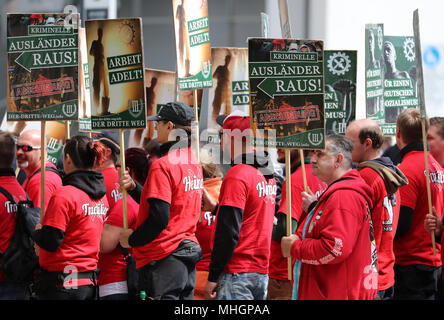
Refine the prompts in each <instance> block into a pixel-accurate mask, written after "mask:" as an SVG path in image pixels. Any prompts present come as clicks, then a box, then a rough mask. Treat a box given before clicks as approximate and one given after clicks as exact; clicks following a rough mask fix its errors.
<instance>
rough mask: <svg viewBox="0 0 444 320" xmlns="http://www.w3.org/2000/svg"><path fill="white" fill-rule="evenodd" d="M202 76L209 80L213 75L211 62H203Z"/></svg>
mask: <svg viewBox="0 0 444 320" xmlns="http://www.w3.org/2000/svg"><path fill="white" fill-rule="evenodd" d="M202 75H203V77H204V78H205V79H207V78H208V77H209V76H210V75H211V62H210V60H208V61H206V62H204V61H202Z"/></svg>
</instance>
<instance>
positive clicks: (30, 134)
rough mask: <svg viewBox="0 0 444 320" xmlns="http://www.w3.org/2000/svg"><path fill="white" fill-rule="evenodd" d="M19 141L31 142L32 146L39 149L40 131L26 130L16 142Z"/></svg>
mask: <svg viewBox="0 0 444 320" xmlns="http://www.w3.org/2000/svg"><path fill="white" fill-rule="evenodd" d="M20 140H26V141H28V142H32V146H35V147H40V142H41V139H40V131H39V130H37V129H31V130H27V131H25V132H23V133H22V134H21V135H20V137H19V138H18V141H19V142H20Z"/></svg>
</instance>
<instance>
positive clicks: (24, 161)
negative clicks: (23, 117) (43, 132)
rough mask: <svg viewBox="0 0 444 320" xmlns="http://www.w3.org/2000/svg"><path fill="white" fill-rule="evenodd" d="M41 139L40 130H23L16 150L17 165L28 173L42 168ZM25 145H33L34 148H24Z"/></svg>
mask: <svg viewBox="0 0 444 320" xmlns="http://www.w3.org/2000/svg"><path fill="white" fill-rule="evenodd" d="M40 141H41V138H40V131H39V130H34V129H33V130H28V131H25V132H23V133H22V134H21V135H20V137H19V138H18V141H17V146H18V147H17V151H16V159H17V166H18V167H19V168H21V169H23V170H24V171H25V172H26V174H27V175H30V174H32V173H33V172H34V171H35V170H37V169H38V168H40V165H41V164H40V159H41V152H40V144H41V143H40ZM24 146H28V147H31V148H32V150H29V151H27V150H23V149H26V147H24Z"/></svg>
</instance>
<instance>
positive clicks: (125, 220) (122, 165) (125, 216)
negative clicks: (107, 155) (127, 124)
mask: <svg viewBox="0 0 444 320" xmlns="http://www.w3.org/2000/svg"><path fill="white" fill-rule="evenodd" d="M123 133H124V130H123V129H119V136H120V170H121V173H122V176H123V174H124V173H125V169H126V165H125V140H124V139H125V137H124V134H123ZM126 195H127V192H126V190H125V189H123V190H122V205H123V228H124V229H128V214H127V204H126V203H127V202H126Z"/></svg>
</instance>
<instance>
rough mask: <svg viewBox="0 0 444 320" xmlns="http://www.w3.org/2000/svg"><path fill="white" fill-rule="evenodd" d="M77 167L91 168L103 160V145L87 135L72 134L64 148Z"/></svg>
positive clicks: (100, 163)
mask: <svg viewBox="0 0 444 320" xmlns="http://www.w3.org/2000/svg"><path fill="white" fill-rule="evenodd" d="M64 153H65V155H67V154H69V156H70V157H71V159H72V161H73V164H74V166H75V167H76V168H77V169H83V170H91V169H93V168H94V167H95V166H98V165H102V164H103V162H104V161H105V147H104V146H103V145H102V144H101V143H100V142H97V141H93V140H91V139H90V138H88V137H87V136H80V135H77V136H74V137H72V138H71V139H68V140H67V141H66V144H65V149H64Z"/></svg>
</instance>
